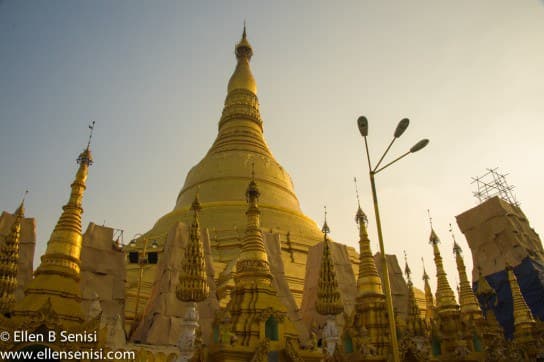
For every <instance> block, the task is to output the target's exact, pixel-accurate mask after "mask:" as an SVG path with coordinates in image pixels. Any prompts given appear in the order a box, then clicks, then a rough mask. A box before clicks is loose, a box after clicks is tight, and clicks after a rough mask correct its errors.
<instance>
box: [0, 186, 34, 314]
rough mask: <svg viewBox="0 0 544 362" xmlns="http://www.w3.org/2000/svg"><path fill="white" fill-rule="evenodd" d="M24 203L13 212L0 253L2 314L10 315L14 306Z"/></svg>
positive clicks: (0, 311)
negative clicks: (12, 219) (7, 233)
mask: <svg viewBox="0 0 544 362" xmlns="http://www.w3.org/2000/svg"><path fill="white" fill-rule="evenodd" d="M27 193H28V191H26V192H25V196H26V194H27ZM24 203H25V199H24V197H23V200H22V201H21V205H20V206H19V207H18V208H17V210H15V221H14V222H13V224H12V225H11V231H10V233H9V235H8V236H7V237H6V239H5V242H4V245H3V246H2V250H1V252H0V313H2V314H8V313H10V312H11V311H12V309H13V305H14V304H15V289H16V288H17V270H18V263H19V242H20V239H21V222H22V221H23V218H24V217H25V208H24Z"/></svg>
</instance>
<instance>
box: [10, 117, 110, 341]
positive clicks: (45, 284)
mask: <svg viewBox="0 0 544 362" xmlns="http://www.w3.org/2000/svg"><path fill="white" fill-rule="evenodd" d="M93 125H94V123H93ZM90 128H91V136H90V137H89V143H88V144H87V148H86V149H85V150H84V151H83V152H82V153H81V154H80V155H79V157H78V158H77V163H78V164H79V167H78V170H77V172H76V175H75V179H74V181H73V182H72V184H71V192H70V197H69V199H68V203H67V204H66V205H64V206H63V212H62V214H61V216H60V218H59V220H58V221H57V224H56V226H55V228H54V230H53V232H52V233H51V237H50V239H49V242H48V243H47V249H46V251H45V254H44V255H42V257H41V263H40V265H39V267H38V268H37V269H36V270H35V272H34V279H32V280H31V281H30V282H29V283H28V285H27V287H26V289H25V296H24V298H23V299H22V300H21V301H19V302H17V303H16V304H15V306H14V308H13V310H12V312H11V318H2V317H0V323H1V324H2V325H3V326H4V328H5V329H6V330H8V331H9V330H11V331H14V330H20V329H24V330H26V331H27V332H28V333H36V334H42V335H43V336H44V341H43V343H41V344H39V346H34V347H33V346H28V344H26V343H23V344H22V345H19V344H17V343H11V344H9V343H8V345H7V346H4V347H2V348H4V349H5V350H9V349H19V348H39V349H41V348H45V347H49V348H51V349H53V350H57V349H59V348H61V349H62V350H67V349H68V350H69V349H72V350H83V349H89V348H92V347H93V346H96V342H98V340H97V328H98V326H99V322H100V319H99V316H98V317H97V318H95V319H93V320H89V321H86V320H85V315H84V313H83V310H82V306H81V289H80V253H81V245H82V235H81V216H82V214H83V206H82V202H83V194H84V192H85V189H86V180H87V174H88V169H89V166H91V165H92V163H93V158H92V155H91V150H90V142H91V137H92V129H93V126H90ZM51 331H53V332H54V333H55V334H56V336H60V333H61V332H62V331H64V332H68V333H82V334H85V335H86V338H85V341H83V340H81V339H79V340H77V341H75V342H73V343H63V344H58V343H56V344H55V343H53V342H54V341H52V340H51V339H50V338H48V337H45V336H47V335H49V333H51ZM48 342H49V343H48ZM0 347H1V346H0Z"/></svg>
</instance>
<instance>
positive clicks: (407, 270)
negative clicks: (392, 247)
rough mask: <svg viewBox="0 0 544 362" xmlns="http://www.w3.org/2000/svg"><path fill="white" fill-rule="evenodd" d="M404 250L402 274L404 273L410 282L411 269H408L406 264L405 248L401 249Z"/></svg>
mask: <svg viewBox="0 0 544 362" xmlns="http://www.w3.org/2000/svg"><path fill="white" fill-rule="evenodd" d="M403 252H404V274H406V279H408V282H409V283H410V284H412V279H411V277H410V275H411V274H412V271H411V270H410V267H409V266H408V255H407V254H406V250H403Z"/></svg>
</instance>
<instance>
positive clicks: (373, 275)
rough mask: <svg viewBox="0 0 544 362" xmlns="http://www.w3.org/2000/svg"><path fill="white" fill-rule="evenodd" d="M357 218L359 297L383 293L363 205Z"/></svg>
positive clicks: (358, 211) (358, 210)
mask: <svg viewBox="0 0 544 362" xmlns="http://www.w3.org/2000/svg"><path fill="white" fill-rule="evenodd" d="M355 220H356V221H357V223H358V225H359V275H358V277H357V289H358V297H363V296H365V295H383V289H382V280H381V278H380V275H379V274H378V270H377V269H376V263H375V261H374V257H373V256H372V250H371V249H370V239H369V238H368V232H367V229H366V226H367V220H368V219H367V217H366V215H365V213H364V212H363V210H362V209H361V207H360V206H359V208H358V209H357V214H356V216H355Z"/></svg>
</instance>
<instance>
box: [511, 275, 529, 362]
mask: <svg viewBox="0 0 544 362" xmlns="http://www.w3.org/2000/svg"><path fill="white" fill-rule="evenodd" d="M506 273H507V276H508V284H509V285H510V290H511V292H512V305H513V309H514V310H513V314H514V339H513V341H514V343H515V345H516V347H518V350H519V353H521V354H522V355H523V356H524V357H525V358H527V360H529V359H531V360H534V359H535V355H536V339H535V325H536V322H535V319H534V317H533V313H531V310H530V309H529V307H528V306H527V303H526V302H525V299H524V298H523V295H522V294H521V290H520V289H519V284H518V280H517V278H516V275H515V274H514V270H513V268H512V267H511V266H510V265H507V266H506Z"/></svg>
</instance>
